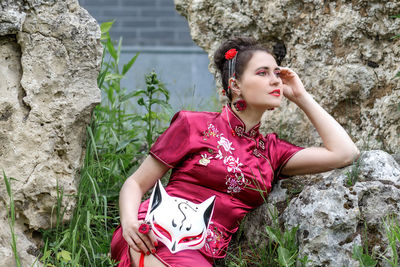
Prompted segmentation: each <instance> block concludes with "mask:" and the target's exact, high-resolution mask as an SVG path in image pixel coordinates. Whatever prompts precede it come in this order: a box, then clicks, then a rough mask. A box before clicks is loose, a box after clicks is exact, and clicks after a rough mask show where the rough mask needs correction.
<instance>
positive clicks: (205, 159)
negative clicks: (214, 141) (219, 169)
mask: <svg viewBox="0 0 400 267" xmlns="http://www.w3.org/2000/svg"><path fill="white" fill-rule="evenodd" d="M212 158H213V157H212V156H210V157H209V156H207V154H202V155H201V159H200V160H199V163H200V164H201V165H203V166H207V165H208V164H209V163H210V162H211V159H212Z"/></svg>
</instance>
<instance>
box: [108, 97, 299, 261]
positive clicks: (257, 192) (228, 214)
mask: <svg viewBox="0 0 400 267" xmlns="http://www.w3.org/2000/svg"><path fill="white" fill-rule="evenodd" d="M259 127H260V124H257V125H255V126H254V127H253V128H252V129H249V130H247V129H245V124H244V123H243V121H242V120H241V119H240V118H239V117H238V116H237V115H236V114H235V113H234V111H233V110H232V109H231V107H230V106H229V105H226V106H225V107H224V108H223V109H222V112H194V111H180V112H178V113H176V114H175V116H174V117H173V118H172V121H171V124H170V126H169V128H168V129H167V130H166V131H165V132H164V133H163V134H162V135H160V137H159V138H158V139H157V141H156V142H155V143H154V144H153V146H152V147H151V150H150V155H152V156H153V157H154V158H156V159H157V160H159V161H160V162H162V163H163V164H165V165H166V166H168V167H170V168H172V172H171V176H170V179H169V182H168V185H167V186H166V188H165V190H166V191H167V193H168V194H169V195H171V196H175V197H180V198H184V199H187V200H190V201H192V202H194V203H201V202H203V201H204V200H206V199H207V198H209V197H210V196H213V195H215V196H216V200H215V206H214V212H213V217H212V219H211V222H210V224H209V227H208V235H207V238H206V243H205V245H204V247H203V248H202V249H200V250H184V251H180V252H178V253H176V254H172V253H171V252H170V251H169V250H168V249H167V248H166V247H165V246H164V245H163V244H162V243H161V242H159V245H158V247H157V248H156V249H157V250H156V253H155V254H153V255H154V256H156V257H157V258H158V259H159V260H160V261H162V262H163V263H164V264H165V265H166V266H174V267H183V266H185V267H187V266H191V267H193V266H212V264H213V261H214V259H215V258H223V257H225V255H226V250H227V246H228V244H229V241H230V240H231V237H232V235H233V234H234V233H235V232H236V231H237V229H238V227H239V224H240V222H241V220H242V219H243V217H244V216H245V215H246V214H247V213H248V212H249V211H251V210H253V209H255V208H256V207H258V206H260V205H261V204H263V203H264V200H265V199H266V196H267V194H268V193H269V192H270V191H271V188H272V183H273V181H274V180H275V179H281V178H286V177H283V176H282V175H281V174H280V172H281V170H282V168H283V167H284V166H285V164H286V162H287V161H288V160H289V159H290V158H291V157H292V156H293V155H294V154H295V153H296V152H298V151H300V150H301V149H303V147H299V146H296V145H293V144H291V143H289V142H287V141H285V140H282V139H280V138H278V136H277V134H276V133H270V134H267V135H265V136H264V135H262V134H261V133H260V132H259ZM148 202H149V200H148V199H147V200H146V201H144V202H143V203H141V205H140V207H139V212H138V219H139V220H141V219H144V218H145V216H146V212H147V207H148ZM111 257H112V258H113V259H115V260H117V261H119V262H120V263H119V265H118V266H131V265H130V264H131V263H130V261H131V259H130V255H129V246H128V244H127V242H126V241H125V239H124V238H123V237H122V228H121V227H120V226H118V227H117V229H116V230H115V232H114V234H113V238H112V242H111Z"/></svg>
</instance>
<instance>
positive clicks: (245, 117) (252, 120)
mask: <svg viewBox="0 0 400 267" xmlns="http://www.w3.org/2000/svg"><path fill="white" fill-rule="evenodd" d="M230 105H231V109H232V110H233V112H235V114H236V115H237V116H238V117H239V118H240V119H241V120H242V121H243V123H244V125H245V126H246V132H247V131H249V130H250V129H252V128H253V127H254V126H255V125H256V124H258V123H259V122H260V120H261V117H262V115H263V113H264V110H256V109H254V108H251V107H249V106H247V107H246V109H245V110H242V111H237V110H236V109H235V107H234V106H233V104H232V103H231V104H230Z"/></svg>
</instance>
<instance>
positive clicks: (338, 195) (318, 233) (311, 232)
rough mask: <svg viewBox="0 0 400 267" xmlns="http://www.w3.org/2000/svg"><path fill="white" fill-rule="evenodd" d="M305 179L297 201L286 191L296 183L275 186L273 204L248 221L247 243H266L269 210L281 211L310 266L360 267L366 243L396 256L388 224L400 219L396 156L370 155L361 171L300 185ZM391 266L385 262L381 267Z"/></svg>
mask: <svg viewBox="0 0 400 267" xmlns="http://www.w3.org/2000/svg"><path fill="white" fill-rule="evenodd" d="M355 170H357V171H355ZM350 173H357V177H358V178H357V182H356V183H355V184H354V185H353V186H350V185H348V184H347V181H348V177H349V175H350ZM304 179H307V180H308V181H304V182H303V183H304V184H305V185H304V189H303V190H302V191H301V193H300V194H298V195H297V196H296V197H294V198H292V196H290V194H289V193H288V191H289V190H290V189H285V187H287V188H290V187H289V186H287V183H290V181H286V180H285V181H283V182H280V183H278V184H277V185H276V186H275V188H274V190H273V192H274V191H275V192H274V193H273V194H271V195H270V197H269V198H268V202H267V204H265V205H263V206H262V207H260V208H259V209H257V210H256V211H255V212H253V213H252V214H250V216H249V217H248V218H247V221H246V223H245V225H244V233H245V235H246V239H247V240H251V241H252V242H256V243H257V242H260V241H261V240H260V239H259V238H260V234H259V233H260V231H263V229H265V226H266V225H270V224H271V220H270V218H269V216H268V214H269V211H268V209H270V210H271V208H272V207H277V208H278V212H279V214H280V221H281V222H282V223H283V224H284V226H285V228H286V229H289V228H292V227H294V226H299V230H298V241H299V255H300V258H302V257H303V256H304V255H307V256H308V259H309V260H310V262H309V264H308V265H307V266H359V263H358V262H357V261H355V260H354V259H352V254H353V247H354V246H355V245H362V244H365V242H366V241H367V242H368V244H369V247H370V249H372V250H374V251H375V252H376V253H377V254H383V253H386V254H384V255H385V256H386V257H389V256H390V255H389V254H388V252H385V249H386V247H387V238H386V234H385V229H384V223H383V220H384V219H385V218H387V216H392V215H396V216H398V217H399V218H400V204H399V203H400V165H399V164H398V163H397V162H396V161H395V160H394V159H393V157H392V156H391V155H389V154H388V153H386V152H384V151H380V150H373V151H367V152H364V153H362V155H361V157H360V160H359V165H358V166H357V165H356V164H354V165H352V166H349V167H346V168H342V169H338V170H334V171H330V172H326V173H322V174H318V175H312V176H308V177H297V179H296V183H298V182H299V181H301V180H304ZM285 184H286V185H285ZM277 196H279V197H277ZM291 198H292V199H291ZM288 199H291V201H290V203H289V204H288V205H287V200H288ZM260 222H261V223H260ZM365 227H367V228H365ZM365 229H367V230H365ZM365 233H367V239H368V240H365ZM386 265H387V263H386V262H385V261H384V260H382V261H381V262H380V266H386Z"/></svg>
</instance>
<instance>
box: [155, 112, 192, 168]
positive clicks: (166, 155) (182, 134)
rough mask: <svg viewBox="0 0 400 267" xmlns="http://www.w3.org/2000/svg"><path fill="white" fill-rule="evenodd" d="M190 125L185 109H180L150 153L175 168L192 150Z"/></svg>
mask: <svg viewBox="0 0 400 267" xmlns="http://www.w3.org/2000/svg"><path fill="white" fill-rule="evenodd" d="M189 139H190V125H189V123H188V120H187V118H186V114H185V112H184V111H179V112H178V113H176V114H175V115H174V117H173V118H172V120H171V124H170V126H169V127H168V128H167V130H165V132H164V133H163V134H161V135H160V136H159V137H158V139H157V141H156V142H155V143H154V144H153V146H152V147H151V149H150V154H151V155H152V156H153V157H155V158H156V159H158V160H159V161H161V162H162V163H164V164H165V165H167V166H168V167H170V168H174V167H175V166H176V165H178V164H179V161H181V160H182V159H183V158H184V157H185V155H186V154H187V152H188V151H189V150H190V141H189Z"/></svg>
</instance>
